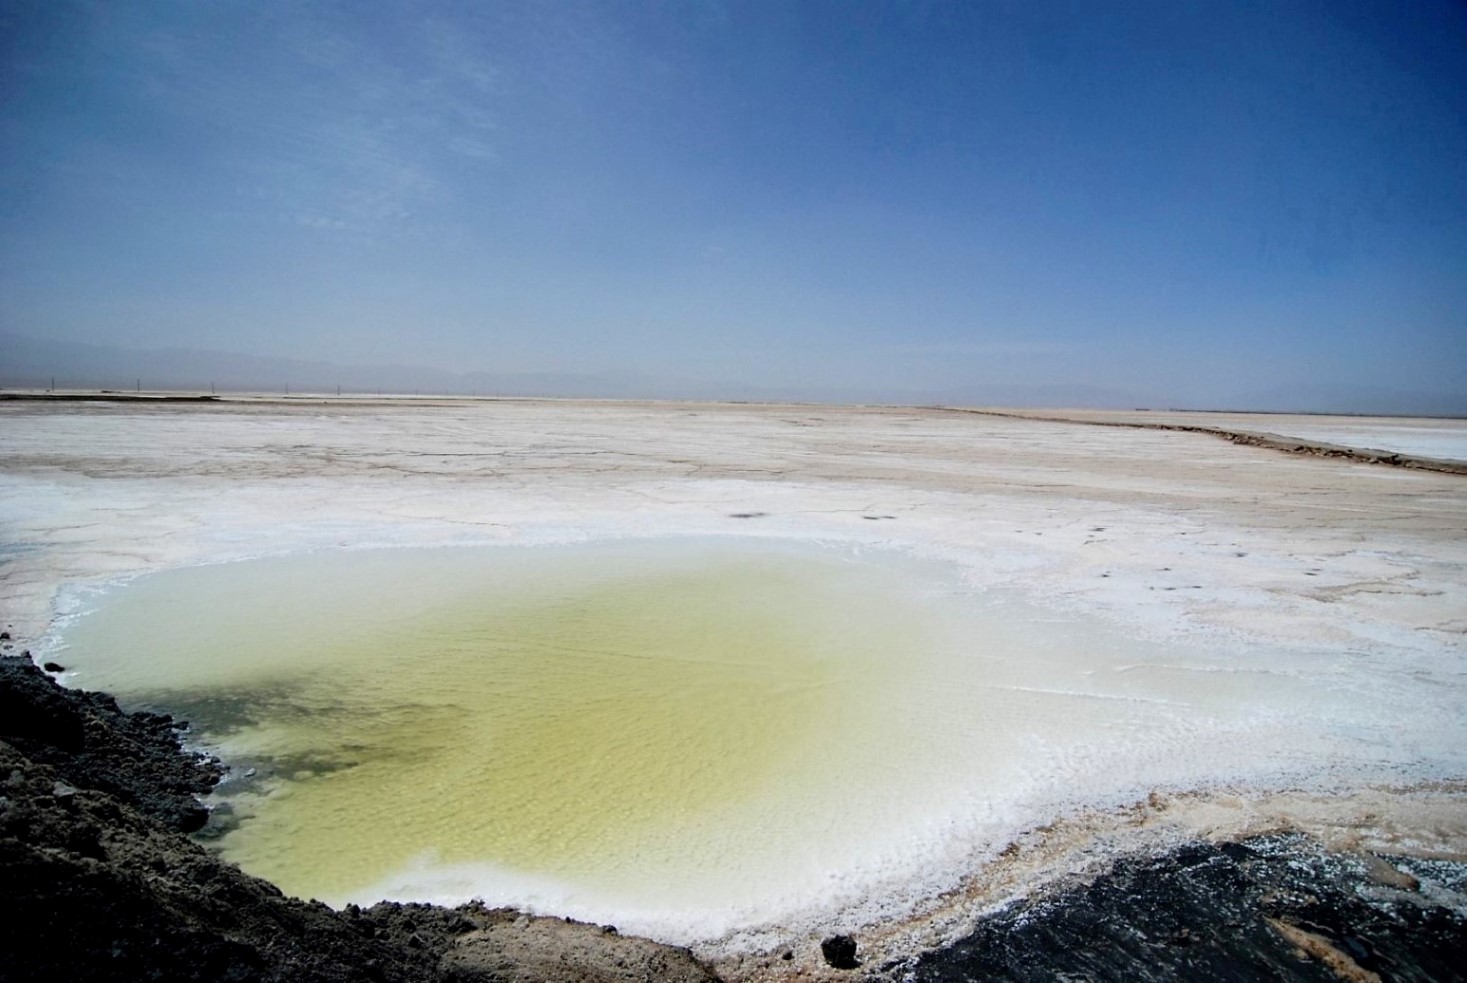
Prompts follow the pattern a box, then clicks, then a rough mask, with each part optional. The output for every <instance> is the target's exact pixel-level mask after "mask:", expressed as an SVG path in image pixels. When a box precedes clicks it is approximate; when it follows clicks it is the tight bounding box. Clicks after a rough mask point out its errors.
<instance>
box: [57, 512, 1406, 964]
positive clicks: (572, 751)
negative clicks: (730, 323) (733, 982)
mask: <svg viewBox="0 0 1467 983" xmlns="http://www.w3.org/2000/svg"><path fill="white" fill-rule="evenodd" d="M90 606H91V608H92V610H91V611H90V613H87V614H86V615H84V616H82V617H79V618H77V619H75V620H74V622H73V623H72V624H70V625H69V626H68V627H67V628H66V629H65V631H64V633H63V640H64V644H65V646H66V655H65V659H66V661H67V663H68V665H69V667H70V668H72V669H73V670H74V677H73V678H72V680H71V681H72V682H73V683H74V684H76V685H83V686H87V687H89V688H101V689H108V690H111V691H113V692H116V693H118V694H119V695H120V696H122V697H123V698H124V699H126V700H130V701H133V702H143V703H151V704H156V705H161V706H164V707H167V708H169V709H172V710H174V711H175V712H178V713H180V714H181V715H184V716H187V717H188V718H189V719H191V720H193V721H195V722H196V723H197V725H198V727H199V730H200V733H201V735H202V737H203V739H204V740H206V741H207V742H209V743H211V744H213V745H215V746H217V747H218V748H219V750H220V752H221V753H222V754H223V755H224V756H225V757H226V758H227V759H228V760H230V761H231V762H234V763H235V764H236V766H237V768H236V771H237V773H242V772H243V771H244V769H245V768H246V767H248V766H253V767H255V768H256V769H257V773H256V775H255V780H254V781H253V782H235V783H233V784H231V785H227V786H226V788H225V793H226V795H227V796H228V797H229V804H230V806H231V808H234V809H236V810H237V811H238V812H239V814H241V815H242V816H244V817H245V821H243V822H242V823H241V824H240V825H239V826H238V827H237V828H235V829H234V830H233V831H231V832H229V833H228V834H227V835H225V836H224V838H223V839H222V841H221V848H222V850H223V852H224V853H225V855H226V856H227V857H229V858H230V859H233V860H236V861H237V862H239V863H240V864H241V865H242V866H243V867H245V869H247V870H249V871H251V872H253V873H257V874H260V875H262V876H265V877H267V878H269V879H271V880H272V881H274V882H275V883H277V884H279V885H280V886H281V887H282V888H283V889H285V890H286V891H288V892H291V893H295V894H299V895H302V896H308V897H309V896H314V897H319V898H322V899H325V900H328V901H331V902H333V903H343V902H345V901H348V900H355V901H361V902H370V901H373V900H376V899H379V898H382V897H392V898H399V899H423V900H436V901H444V902H456V901H462V900H467V899H468V898H471V897H475V896H477V897H482V898H484V899H485V900H487V901H489V902H490V903H508V904H516V905H520V906H525V907H530V908H540V909H542V910H549V911H553V912H555V913H556V914H571V915H576V916H579V917H588V918H595V919H597V920H603V921H616V922H617V923H618V924H620V925H622V926H623V927H630V928H632V929H634V930H639V931H643V932H650V933H652V934H656V935H659V936H661V937H664V938H671V939H693V938H700V937H702V938H706V937H710V936H712V935H715V934H717V933H719V932H721V931H725V930H728V929H730V928H735V927H738V926H741V925H749V924H757V923H759V922H760V921H761V920H766V919H779V918H784V917H787V916H788V914H789V913H790V912H795V911H800V910H808V909H810V908H811V907H812V906H820V905H839V904H845V903H851V902H853V901H858V900H860V899H861V898H863V897H897V896H900V895H901V894H902V892H903V891H909V892H912V893H913V896H921V895H922V894H924V893H930V892H932V891H934V890H939V889H941V888H942V886H943V883H944V882H943V880H942V878H943V877H945V876H950V875H951V872H952V871H954V870H956V869H958V867H959V865H958V864H957V863H956V862H955V861H956V860H957V859H959V858H963V857H966V856H971V855H972V854H973V852H974V851H978V852H979V853H981V851H982V850H984V849H987V848H989V847H997V846H1001V845H1002V844H1003V842H1004V836H1006V835H1008V834H1011V833H1012V832H1014V831H1015V830H1018V829H1022V828H1024V826H1025V825H1026V824H1031V823H1034V822H1036V821H1043V820H1044V818H1045V817H1046V816H1049V815H1052V814H1053V810H1054V809H1056V808H1060V807H1061V806H1063V805H1064V804H1065V803H1073V802H1085V801H1089V802H1094V803H1099V804H1105V803H1106V802H1117V801H1125V797H1126V796H1128V795H1135V794H1144V790H1145V789H1146V788H1149V787H1152V786H1154V785H1158V784H1168V783H1169V784H1173V785H1178V784H1180V785H1185V784H1191V783H1201V782H1206V781H1210V780H1232V779H1236V778H1245V779H1246V778H1256V777H1260V776H1264V777H1267V776H1270V775H1274V774H1281V773H1286V772H1289V771H1290V770H1291V769H1297V770H1311V769H1312V770H1316V771H1317V770H1318V768H1319V767H1321V764H1322V763H1325V764H1328V763H1332V762H1338V761H1339V760H1341V757H1340V756H1341V754H1342V753H1343V754H1347V755H1352V754H1353V755H1357V756H1363V760H1365V761H1367V762H1369V761H1374V762H1375V763H1377V764H1380V765H1382V766H1385V767H1389V766H1390V765H1391V763H1392V760H1391V759H1392V756H1393V755H1394V754H1395V752H1394V751H1393V750H1392V747H1393V745H1392V744H1391V742H1389V741H1386V740H1383V735H1385V734H1386V733H1387V729H1388V728H1389V727H1390V726H1391V721H1390V712H1391V711H1390V708H1389V706H1387V705H1386V704H1387V703H1389V699H1388V696H1389V693H1388V691H1386V690H1382V689H1381V688H1380V686H1379V679H1380V678H1381V676H1380V674H1379V673H1375V674H1374V677H1373V678H1375V679H1376V682H1375V683H1371V682H1370V679H1371V678H1372V672H1371V671H1370V666H1369V665H1367V664H1365V663H1361V664H1359V665H1358V666H1356V667H1355V668H1356V670H1357V671H1358V670H1364V671H1363V672H1361V673H1360V679H1361V682H1359V683H1358V684H1357V683H1355V682H1353V681H1352V677H1349V676H1342V675H1341V674H1340V672H1339V671H1338V670H1339V665H1338V658H1339V657H1338V655H1337V654H1329V653H1321V654H1317V655H1311V654H1309V653H1298V652H1296V653H1293V654H1291V655H1289V656H1288V657H1287V659H1285V658H1284V657H1283V656H1281V655H1279V654H1278V653H1267V652H1256V651H1249V650H1246V649H1242V648H1232V649H1226V648H1220V647H1219V646H1218V645H1217V644H1216V643H1215V641H1214V643H1213V644H1210V645H1208V646H1198V647H1195V648H1193V647H1187V646H1179V645H1176V644H1170V645H1167V646H1161V645H1158V644H1153V643H1148V642H1145V641H1142V640H1140V639H1137V638H1132V637H1126V636H1124V635H1122V634H1121V633H1119V632H1118V631H1115V630H1113V629H1110V628H1108V627H1106V626H1104V625H1101V624H1098V623H1087V622H1082V621H1077V620H1075V619H1067V618H1063V617H1058V616H1053V615H1050V614H1046V613H1044V612H1042V611H1040V610H1039V609H1037V608H1032V607H1028V606H1025V605H1024V604H1023V603H1020V602H1017V601H1015V600H1014V599H1013V598H1004V597H1001V596H985V595H980V594H974V593H973V592H971V591H969V590H967V589H965V588H964V586H963V578H962V576H961V573H960V570H959V569H958V568H956V567H950V566H947V565H944V564H940V563H937V562H935V561H929V560H925V559H918V558H915V557H913V556H910V555H907V554H904V553H899V552H895V551H890V550H883V549H874V548H866V549H856V548H855V547H852V546H849V545H846V546H839V545H831V544H826V545H818V544H813V543H801V542H796V541H765V540H757V539H752V538H751V539H742V538H727V539H724V538H719V539H691V540H647V541H630V542H628V541H613V542H604V543H599V544H589V545H575V546H537V547H484V548H453V549H449V548H444V549H436V550H430V549H406V550H377V551H338V552H318V553H308V554H298V555H293V556H287V557H280V558H273V559H262V560H253V561H245V562H238V563H228V564H218V565H214V566H205V567H194V568H188V569H179V570H173V571H168V572H164V573H160V574H154V575H150V576H146V577H140V578H138V579H136V580H134V581H132V582H131V583H129V584H128V585H126V586H124V587H121V588H118V589H115V590H112V591H110V592H107V593H104V594H102V595H100V596H99V597H98V598H96V599H95V600H94V603H92V604H91V605H90ZM1362 708H1367V709H1368V708H1377V709H1382V710H1383V711H1384V712H1383V714H1382V715H1381V716H1380V719H1379V720H1376V719H1375V718H1374V717H1372V715H1371V713H1369V712H1362ZM1417 750H1418V749H1408V751H1410V752H1411V753H1416V751H1417Z"/></svg>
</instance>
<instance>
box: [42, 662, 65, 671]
mask: <svg viewBox="0 0 1467 983" xmlns="http://www.w3.org/2000/svg"><path fill="white" fill-rule="evenodd" d="M41 668H42V669H44V670H46V671H47V672H65V671H66V667H65V666H63V665H62V664H61V663H59V662H48V663H46V664H45V665H43V666H41Z"/></svg>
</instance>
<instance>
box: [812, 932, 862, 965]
mask: <svg viewBox="0 0 1467 983" xmlns="http://www.w3.org/2000/svg"><path fill="white" fill-rule="evenodd" d="M820 954H821V955H822V956H824V957H825V961H826V962H827V963H829V964H830V965H831V966H833V967H834V968H836V969H855V968H856V967H858V966H860V965H861V963H860V961H859V960H857V959H856V940H855V939H853V938H851V937H850V936H849V935H832V936H831V937H830V938H828V939H826V940H825V941H823V942H821V943H820Z"/></svg>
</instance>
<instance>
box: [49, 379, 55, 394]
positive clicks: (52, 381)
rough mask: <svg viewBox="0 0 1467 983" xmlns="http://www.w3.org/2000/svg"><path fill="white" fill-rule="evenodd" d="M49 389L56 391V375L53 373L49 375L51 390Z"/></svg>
mask: <svg viewBox="0 0 1467 983" xmlns="http://www.w3.org/2000/svg"><path fill="white" fill-rule="evenodd" d="M50 391H51V392H53V393H54V392H55V391H56V377H55V376H54V375H53V376H52V377H51V390H50Z"/></svg>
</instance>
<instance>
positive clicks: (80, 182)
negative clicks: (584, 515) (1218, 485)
mask: <svg viewBox="0 0 1467 983" xmlns="http://www.w3.org/2000/svg"><path fill="white" fill-rule="evenodd" d="M0 40H3V63H0V100H3V101H0V141H3V153H0V178H3V181H0V330H9V331H13V332H16V333H21V334H27V335H34V336H37V337H41V338H50V339H59V340H71V341H93V342H98V343H102V344H109V345H122V346H127V347H153V346H183V347H194V348H207V349H222V350H231V351H245V352H250V353H259V354H268V355H283V356H290V357H298V358H308V359H324V360H330V361H336V362H344V363H377V362H387V363H411V364H419V365H426V366H433V367H439V368H448V369H463V370H470V369H480V370H488V371H567V372H597V371H612V372H628V371H637V372H642V373H646V374H648V375H652V376H661V377H670V378H685V379H692V380H717V381H728V382H734V383H742V384H747V385H752V386H759V385H769V386H790V385H808V386H811V387H827V386H834V387H852V386H854V387H868V388H869V387H890V388H892V389H906V390H910V389H940V388H945V387H954V386H966V387H972V386H979V385H982V384H986V383H1004V384H1031V383H1032V384H1052V385H1072V386H1079V385H1089V386H1101V387H1110V388H1116V389H1122V390H1126V391H1133V392H1138V393H1141V394H1151V393H1162V394H1168V395H1172V394H1178V395H1182V396H1188V395H1189V394H1190V395H1191V396H1194V397H1196V398H1197V399H1199V400H1206V399H1209V398H1227V397H1228V396H1230V395H1232V394H1238V393H1247V392H1250V391H1255V390H1263V389H1267V388H1269V387H1273V386H1281V385H1293V384H1295V383H1299V382H1324V383H1339V384H1345V385H1357V384H1375V385H1383V386H1388V387H1394V388H1401V389H1408V390H1420V391H1426V392H1445V393H1464V392H1467V5H1464V4H1461V3H1459V2H1454V0H1412V2H1408V3H1389V2H1383V0H1382V2H1360V0H1329V2H1323V0H1318V2H1303V0H1278V2H1273V0H1270V2H1241V3H1233V2H1228V3H1215V2H1208V3H1203V2H1186V0H1154V2H1122V0H1116V2H1069V3H1062V2H1042V0H1012V2H1007V0H1005V2H990V0H960V2H951V3H947V2H901V3H899V2H887V3H866V2H856V0H831V2H814V0H808V2H807V0H768V2H720V0H687V2H577V0H555V2H538V3H529V2H485V3H449V2H443V3H434V2H410V0H402V2H379V0H349V2H348V0H343V2H316V3H285V2H280V3H262V2H257V0H251V2H243V0H220V2H211V3H196V2H182V0H180V2H133V3H110V2H73V0H12V2H9V3H7V4H6V5H5V6H4V8H3V9H0Z"/></svg>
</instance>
